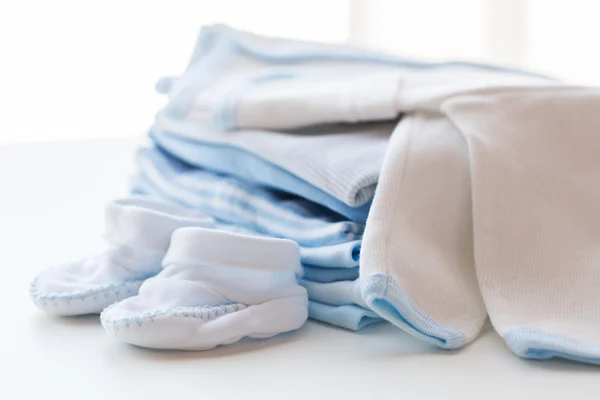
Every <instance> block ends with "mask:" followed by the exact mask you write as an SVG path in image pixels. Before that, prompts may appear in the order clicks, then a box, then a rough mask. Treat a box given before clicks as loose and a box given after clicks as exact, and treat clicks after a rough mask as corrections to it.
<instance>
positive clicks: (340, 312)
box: [308, 300, 383, 331]
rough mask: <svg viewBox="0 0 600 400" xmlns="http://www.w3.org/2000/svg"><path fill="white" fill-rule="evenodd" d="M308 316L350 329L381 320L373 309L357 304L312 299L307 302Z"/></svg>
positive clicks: (360, 327) (356, 329)
mask: <svg viewBox="0 0 600 400" xmlns="http://www.w3.org/2000/svg"><path fill="white" fill-rule="evenodd" d="M308 317H309V318H312V319H314V320H317V321H322V322H326V323H328V324H331V325H335V326H339V327H342V328H346V329H349V330H351V331H358V330H361V329H362V328H364V327H365V326H369V325H371V324H374V323H376V322H381V321H383V318H381V317H380V316H379V315H377V314H375V313H374V312H373V311H369V310H367V309H365V308H362V307H359V306H355V305H344V306H332V305H328V304H323V303H319V302H317V301H312V300H311V301H309V302H308Z"/></svg>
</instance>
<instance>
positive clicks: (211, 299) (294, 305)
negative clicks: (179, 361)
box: [101, 228, 308, 350]
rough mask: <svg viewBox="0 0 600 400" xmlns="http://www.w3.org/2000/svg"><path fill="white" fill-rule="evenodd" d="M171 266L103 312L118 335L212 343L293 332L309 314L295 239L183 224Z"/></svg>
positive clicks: (164, 345)
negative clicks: (299, 280)
mask: <svg viewBox="0 0 600 400" xmlns="http://www.w3.org/2000/svg"><path fill="white" fill-rule="evenodd" d="M163 267H164V269H163V270H162V271H161V272H160V273H159V274H158V275H157V276H156V277H154V278H151V279H148V280H147V281H146V282H144V283H143V284H142V286H141V288H140V291H139V295H137V296H133V297H130V298H128V299H126V300H123V301H121V302H120V303H116V304H114V305H112V306H111V307H109V308H108V309H106V310H105V311H103V312H102V315H101V321H102V325H103V326H104V328H105V329H106V331H107V332H108V334H109V335H110V336H112V337H114V338H115V339H117V340H120V341H123V342H126V343H131V344H135V345H138V346H143V347H150V348H156V349H179V350H207V349H211V348H213V347H215V346H218V345H224V344H230V343H234V342H236V341H238V340H239V339H241V338H242V337H251V338H268V337H271V336H274V335H277V334H279V333H282V332H288V331H292V330H295V329H298V328H300V327H301V326H302V325H303V324H304V322H305V321H306V319H307V317H308V298H307V295H306V290H304V289H303V288H302V287H301V286H299V285H298V283H297V282H296V274H298V273H300V271H301V266H300V248H299V247H298V245H297V244H296V243H294V242H292V241H291V240H286V239H273V238H263V237H256V236H247V235H240V234H235V233H229V232H222V231H217V230H214V229H203V228H183V229H179V230H177V231H175V232H174V233H173V237H172V239H171V245H170V247H169V251H168V252H167V254H166V256H165V259H164V260H163Z"/></svg>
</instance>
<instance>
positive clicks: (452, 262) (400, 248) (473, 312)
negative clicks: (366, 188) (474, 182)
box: [360, 114, 486, 348]
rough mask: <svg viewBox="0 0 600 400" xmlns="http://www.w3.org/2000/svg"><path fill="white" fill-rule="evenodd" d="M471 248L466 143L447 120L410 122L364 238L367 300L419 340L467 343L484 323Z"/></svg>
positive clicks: (401, 131)
mask: <svg viewBox="0 0 600 400" xmlns="http://www.w3.org/2000/svg"><path fill="white" fill-rule="evenodd" d="M472 243H473V237H472V225H471V192H470V182H469V163H468V156H467V147H466V143H465V141H464V139H463V138H462V136H461V135H460V133H459V132H458V131H457V130H456V129H455V128H454V127H453V126H452V124H451V123H450V122H449V121H448V120H447V119H445V118H443V117H442V116H436V115H427V114H421V115H414V116H410V117H406V119H405V120H403V121H402V123H400V125H399V126H398V128H397V129H396V131H395V132H394V134H393V135H392V139H391V142H390V146H389V148H388V153H387V155H386V159H385V162H384V166H383V169H382V171H381V179H380V182H379V188H378V190H377V193H376V195H375V198H374V200H373V207H372V209H371V213H370V215H369V220H368V221H367V228H366V230H365V234H364V237H363V247H362V251H361V266H360V277H361V286H362V295H363V298H364V300H365V301H366V303H367V304H368V306H369V307H371V308H372V309H373V310H374V311H376V312H377V313H379V314H380V315H382V316H383V317H385V318H386V319H388V320H389V321H390V322H392V323H394V324H396V325H397V326H399V327H401V328H402V329H404V330H406V331H408V332H410V333H412V334H413V335H415V336H417V337H420V338H422V339H424V340H427V341H431V342H433V343H434V344H436V345H438V346H441V347H444V348H457V347H460V346H462V345H464V344H465V343H466V342H468V341H470V340H472V339H473V338H475V336H476V335H477V334H478V332H479V330H480V328H481V326H482V325H483V323H484V321H485V318H486V312H485V308H484V305H483V302H482V300H481V296H480V294H479V289H478V287H477V281H476V277H475V269H474V265H473V249H472Z"/></svg>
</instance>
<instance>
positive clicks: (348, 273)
mask: <svg viewBox="0 0 600 400" xmlns="http://www.w3.org/2000/svg"><path fill="white" fill-rule="evenodd" d="M302 277H303V278H304V279H306V280H308V281H313V282H320V283H330V282H338V281H353V280H356V279H357V278H358V267H354V268H319V267H311V266H308V265H305V266H304V268H303V274H302Z"/></svg>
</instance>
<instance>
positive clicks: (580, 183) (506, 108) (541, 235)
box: [445, 88, 600, 363]
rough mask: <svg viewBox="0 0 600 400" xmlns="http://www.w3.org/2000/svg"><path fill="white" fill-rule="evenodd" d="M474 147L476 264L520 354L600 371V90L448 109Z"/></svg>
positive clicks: (472, 100)
mask: <svg viewBox="0 0 600 400" xmlns="http://www.w3.org/2000/svg"><path fill="white" fill-rule="evenodd" d="M445 110H446V112H447V113H448V115H449V116H450V118H451V119H452V120H453V121H454V122H455V123H456V125H457V126H458V127H459V128H460V129H461V131H462V132H463V133H464V134H465V136H466V137H467V138H468V141H469V147H470V153H471V174H472V187H473V222H474V233H475V261H476V268H477V276H478V280H479V284H480V287H481V292H482V294H483V298H484V300H485V304H486V307H487V310H488V312H489V314H490V318H491V321H492V323H493V325H494V327H495V328H496V330H497V331H498V333H500V334H501V335H502V336H503V337H504V338H505V339H506V341H507V344H508V345H509V347H510V348H511V349H512V350H513V351H514V352H515V353H517V354H518V355H520V356H523V357H528V358H549V357H564V358H571V359H573V360H577V361H585V362H592V363H600V307H599V305H600V290H599V288H600V246H599V238H600V157H599V151H600V90H591V89H581V88H561V89H558V88H557V89H545V90H535V91H532V90H521V91H515V92H497V93H493V92H492V93H488V94H484V95H473V96H470V97H466V98H461V99H456V100H454V101H452V102H449V103H448V104H447V105H446V107H445Z"/></svg>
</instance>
